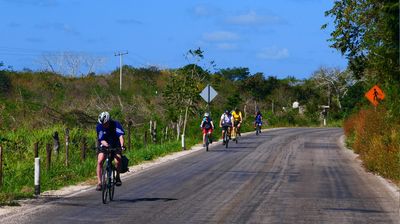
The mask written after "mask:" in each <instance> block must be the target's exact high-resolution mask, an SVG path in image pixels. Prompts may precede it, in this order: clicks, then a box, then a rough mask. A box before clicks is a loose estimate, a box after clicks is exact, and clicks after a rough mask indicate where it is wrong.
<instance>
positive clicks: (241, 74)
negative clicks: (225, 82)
mask: <svg viewBox="0 0 400 224" xmlns="http://www.w3.org/2000/svg"><path fill="white" fill-rule="evenodd" d="M218 74H219V75H221V76H222V77H224V78H226V79H229V80H231V81H242V80H245V79H247V78H248V77H249V76H250V72H249V69H248V68H242V67H239V68H236V67H234V68H226V69H221V70H219V72H218Z"/></svg>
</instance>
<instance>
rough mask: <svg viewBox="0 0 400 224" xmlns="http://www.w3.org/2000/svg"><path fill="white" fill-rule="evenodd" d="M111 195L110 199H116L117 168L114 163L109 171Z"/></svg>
mask: <svg viewBox="0 0 400 224" xmlns="http://www.w3.org/2000/svg"><path fill="white" fill-rule="evenodd" d="M109 174H110V176H109V192H108V193H109V195H110V201H112V200H113V199H114V192H115V168H114V166H113V165H111V166H110V172H109Z"/></svg>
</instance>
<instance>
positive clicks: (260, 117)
mask: <svg viewBox="0 0 400 224" xmlns="http://www.w3.org/2000/svg"><path fill="white" fill-rule="evenodd" d="M256 123H262V116H261V114H258V115H257V116H256Z"/></svg>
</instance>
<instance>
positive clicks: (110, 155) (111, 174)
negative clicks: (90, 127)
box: [101, 148, 118, 204]
mask: <svg viewBox="0 0 400 224" xmlns="http://www.w3.org/2000/svg"><path fill="white" fill-rule="evenodd" d="M117 150H118V148H101V151H102V152H103V153H104V154H105V156H106V161H104V163H103V167H102V171H101V189H102V200H103V204H107V199H108V198H109V199H110V201H112V200H113V199H114V192H115V182H116V179H115V175H116V170H115V166H114V164H113V161H114V156H115V155H116V151H117Z"/></svg>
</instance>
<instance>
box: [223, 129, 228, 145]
mask: <svg viewBox="0 0 400 224" xmlns="http://www.w3.org/2000/svg"><path fill="white" fill-rule="evenodd" d="M224 137H225V148H228V143H229V136H228V130H226V131H225V134H224Z"/></svg>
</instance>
